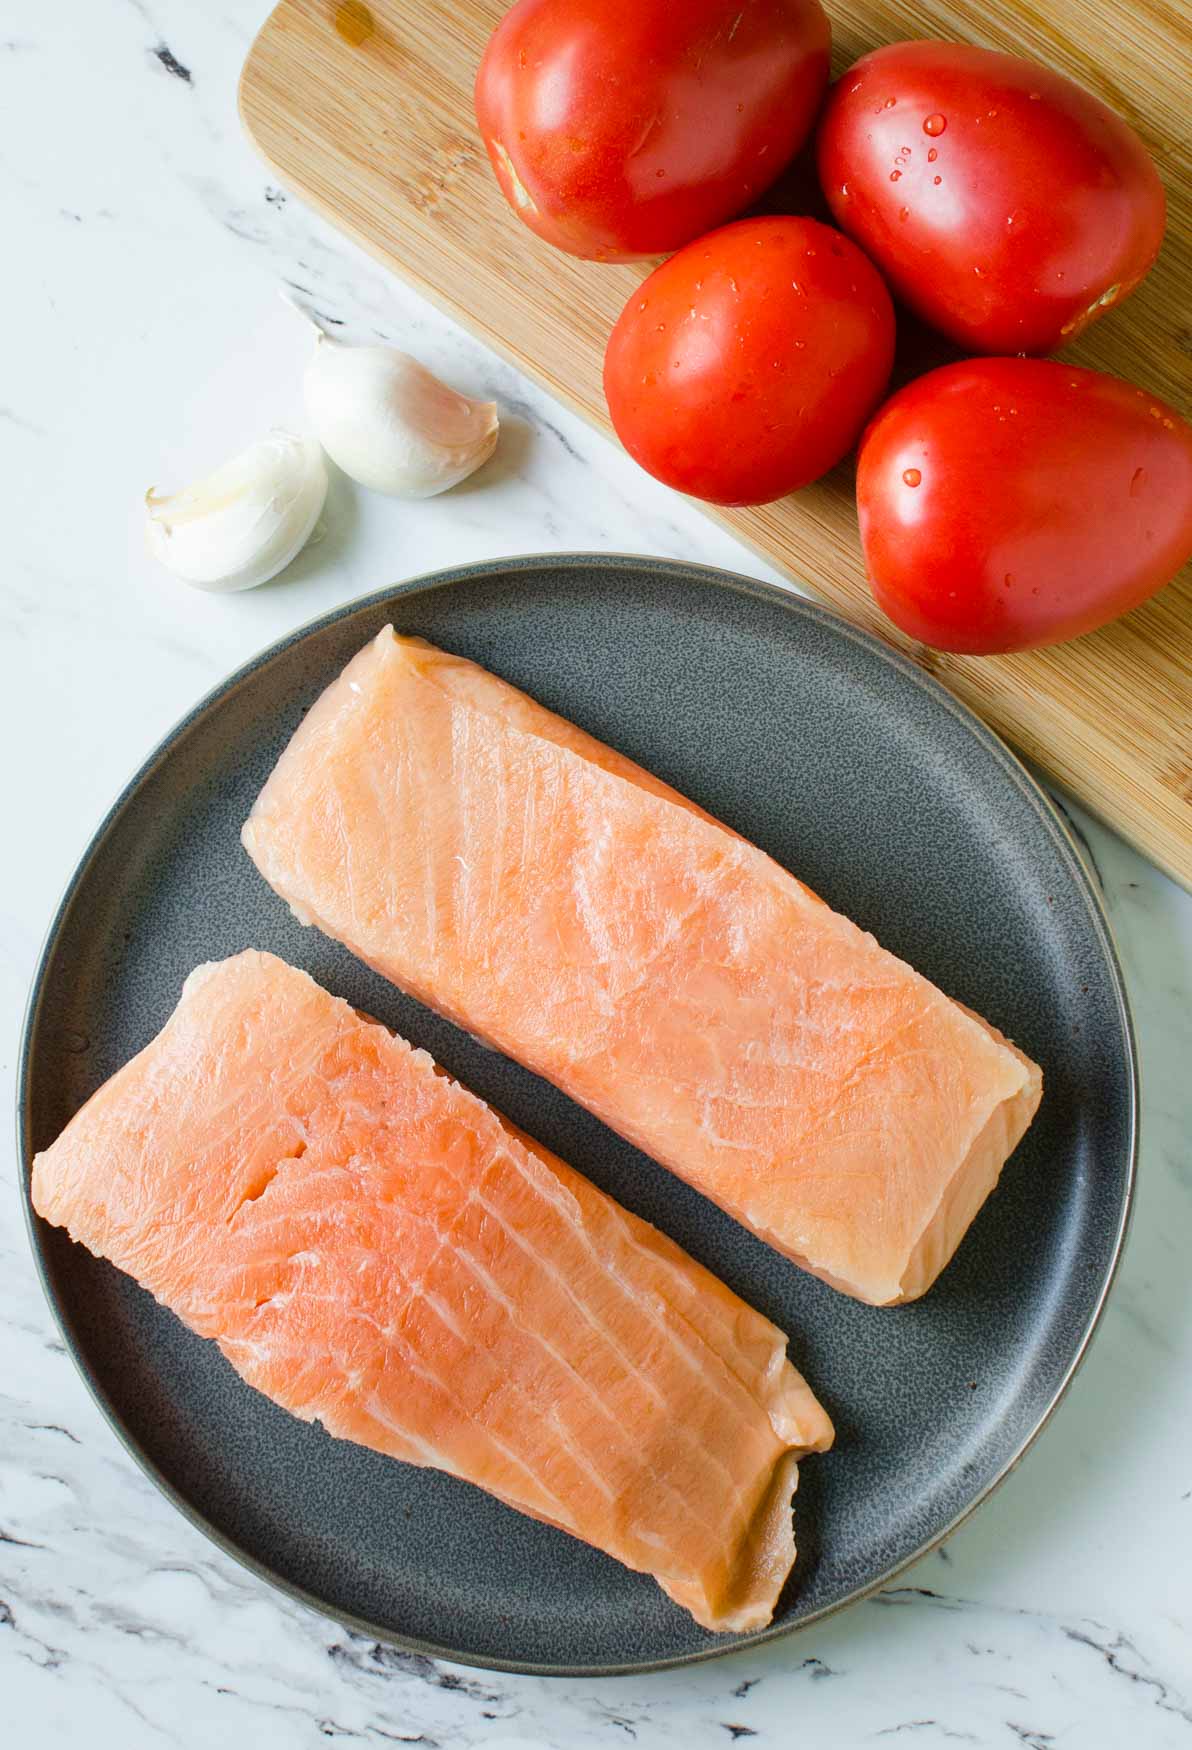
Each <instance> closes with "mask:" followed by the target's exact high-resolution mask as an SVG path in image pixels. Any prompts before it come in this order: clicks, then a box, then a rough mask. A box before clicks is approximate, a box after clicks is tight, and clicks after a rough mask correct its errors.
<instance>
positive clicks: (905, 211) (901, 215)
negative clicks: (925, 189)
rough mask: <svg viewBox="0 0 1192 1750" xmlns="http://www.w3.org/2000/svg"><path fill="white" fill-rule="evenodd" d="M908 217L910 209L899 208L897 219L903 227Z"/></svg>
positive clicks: (854, 288)
mask: <svg viewBox="0 0 1192 1750" xmlns="http://www.w3.org/2000/svg"><path fill="white" fill-rule="evenodd" d="M910 216H911V209H910V208H909V207H899V209H898V217H899V218H900V219H901V220H902V222H903V224H904V225H905V223H906V221H907V220H908V219H909V218H910ZM856 289H857V288H856V287H855V286H854V287H853V290H854V291H856Z"/></svg>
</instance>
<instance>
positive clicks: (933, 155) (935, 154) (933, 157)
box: [927, 146, 939, 164]
mask: <svg viewBox="0 0 1192 1750" xmlns="http://www.w3.org/2000/svg"><path fill="white" fill-rule="evenodd" d="M938 157H939V153H938V152H937V151H936V149H935V147H934V146H933V147H932V148H931V150H930V152H929V153H928V154H927V162H928V163H929V164H934V163H935V161H936V159H937V158H938Z"/></svg>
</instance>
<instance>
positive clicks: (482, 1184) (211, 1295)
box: [33, 952, 832, 1630]
mask: <svg viewBox="0 0 1192 1750" xmlns="http://www.w3.org/2000/svg"><path fill="white" fill-rule="evenodd" d="M33 1202H34V1207H35V1208H36V1209H37V1211H38V1213H39V1214H40V1215H42V1216H44V1217H45V1219H46V1220H47V1221H51V1222H53V1223H55V1224H56V1225H58V1226H60V1227H65V1228H67V1229H68V1231H69V1232H70V1234H71V1235H72V1237H73V1238H75V1239H76V1240H79V1241H81V1242H82V1243H83V1244H84V1245H86V1246H87V1247H89V1248H90V1250H91V1251H92V1252H94V1253H96V1254H97V1256H99V1257H103V1258H108V1259H110V1260H111V1261H112V1263H114V1264H116V1265H118V1266H119V1267H120V1268H121V1269H122V1270H126V1271H128V1272H129V1274H130V1275H133V1276H135V1277H136V1278H137V1280H138V1281H139V1282H141V1283H142V1284H143V1285H144V1286H145V1287H146V1288H148V1289H149V1290H150V1291H151V1292H152V1293H153V1294H154V1295H156V1296H157V1298H158V1300H160V1301H161V1302H163V1303H164V1304H165V1305H166V1306H168V1307H170V1308H172V1310H173V1311H174V1312H176V1313H177V1314H178V1315H179V1317H180V1318H182V1319H183V1320H184V1321H185V1322H186V1323H187V1324H188V1325H189V1326H190V1327H191V1329H192V1330H195V1331H197V1332H199V1333H200V1335H202V1336H204V1337H211V1338H214V1339H215V1341H216V1342H217V1343H218V1344H219V1346H220V1348H221V1349H222V1350H223V1352H224V1354H225V1355H226V1356H227V1358H228V1359H229V1361H231V1363H232V1365H233V1366H234V1367H235V1368H236V1370H237V1372H239V1373H240V1374H241V1375H242V1376H243V1378H244V1379H246V1380H247V1381H248V1382H249V1384H250V1385H253V1386H256V1387H257V1389H258V1390H260V1391H262V1392H264V1393H265V1394H266V1395H267V1396H269V1397H271V1398H273V1399H274V1401H275V1402H277V1403H279V1404H281V1405H283V1406H284V1407H285V1408H286V1409H287V1410H291V1411H292V1412H293V1413H294V1414H295V1415H297V1416H301V1417H302V1418H304V1419H305V1420H308V1421H313V1420H316V1419H317V1420H318V1421H320V1422H321V1423H322V1424H323V1426H324V1427H325V1428H326V1429H327V1430H328V1431H329V1432H330V1433H332V1434H334V1435H338V1436H340V1437H341V1438H343V1439H347V1440H354V1441H358V1442H359V1443H360V1444H361V1445H364V1446H370V1447H374V1448H376V1450H377V1451H379V1452H384V1453H388V1454H390V1455H391V1456H392V1457H394V1458H399V1459H404V1460H406V1461H408V1462H409V1463H412V1464H419V1465H433V1466H435V1467H436V1468H437V1469H440V1470H444V1471H449V1472H450V1473H452V1474H453V1475H455V1476H458V1477H463V1478H465V1479H467V1480H468V1481H469V1482H473V1483H477V1484H479V1485H480V1487H482V1488H484V1489H487V1490H489V1491H490V1492H491V1493H492V1494H495V1495H498V1496H500V1497H501V1499H502V1500H504V1501H507V1502H508V1503H510V1505H512V1506H514V1507H517V1508H519V1509H520V1510H521V1511H522V1512H525V1513H529V1514H531V1515H533V1516H534V1517H536V1518H540V1519H545V1520H548V1521H549V1522H551V1523H552V1524H554V1525H557V1526H560V1527H562V1528H563V1529H564V1530H566V1531H568V1532H571V1533H572V1534H573V1535H574V1536H576V1537H579V1538H582V1539H584V1540H585V1541H586V1542H588V1543H591V1544H595V1545H596V1546H597V1548H599V1549H602V1550H605V1551H607V1552H608V1553H609V1554H610V1555H612V1556H615V1557H616V1558H617V1559H618V1560H619V1561H622V1562H624V1563H625V1564H626V1565H627V1566H628V1567H630V1568H635V1569H638V1570H640V1571H642V1572H644V1573H648V1574H652V1575H653V1576H654V1577H655V1579H656V1580H657V1581H658V1583H659V1585H661V1586H662V1587H663V1589H664V1590H665V1591H666V1592H667V1593H669V1595H670V1596H671V1597H672V1598H673V1599H675V1600H676V1602H677V1603H679V1604H681V1605H683V1606H684V1607H685V1608H686V1609H687V1610H689V1611H690V1612H691V1614H692V1615H693V1616H694V1617H695V1618H696V1620H697V1621H698V1622H700V1623H702V1624H703V1625H704V1626H705V1627H706V1628H710V1629H717V1630H745V1629H751V1628H756V1627H759V1626H761V1625H763V1624H765V1623H767V1622H768V1621H769V1620H770V1618H771V1615H772V1613H773V1610H774V1606H775V1602H776V1600H777V1598H778V1594H779V1592H780V1591H781V1588H782V1586H783V1584H784V1582H785V1580H786V1578H787V1575H788V1573H789V1572H790V1569H791V1565H792V1563H793V1561H794V1556H795V1545H794V1536H793V1525H792V1516H791V1497H792V1494H793V1492H794V1488H795V1484H796V1480H797V1461H798V1459H799V1458H800V1457H801V1456H802V1455H803V1454H805V1453H807V1452H810V1451H823V1450H825V1449H826V1448H827V1447H828V1446H829V1445H830V1444H831V1441H832V1426H831V1423H830V1421H829V1420H828V1417H827V1416H826V1414H825V1413H824V1411H823V1409H822V1408H821V1407H820V1405H819V1403H818V1402H817V1401H816V1399H815V1397H814V1395H813V1394H812V1392H811V1389H810V1387H809V1386H808V1385H807V1384H806V1382H805V1381H804V1380H803V1379H802V1377H801V1376H800V1375H799V1374H798V1373H797V1372H796V1371H795V1369H794V1367H793V1366H791V1364H790V1362H789V1361H787V1359H786V1339H785V1337H784V1336H783V1335H782V1333H781V1332H780V1331H779V1330H777V1329H776V1328H775V1326H774V1325H772V1324H771V1323H770V1322H769V1320H768V1319H765V1318H763V1317H762V1316H761V1315H760V1314H759V1313H756V1312H754V1311H753V1310H752V1309H751V1308H750V1307H748V1306H746V1305H745V1303H744V1302H743V1301H741V1300H739V1299H738V1298H737V1296H736V1295H735V1294H733V1293H731V1292H730V1291H729V1289H727V1288H726V1287H725V1286H724V1285H723V1284H722V1283H721V1282H719V1281H717V1279H716V1278H715V1277H714V1276H712V1275H710V1274H709V1272H708V1271H706V1270H704V1269H702V1268H701V1266H700V1265H698V1264H696V1263H694V1262H693V1261H692V1259H690V1258H688V1257H687V1256H686V1255H685V1254H684V1253H683V1252H681V1251H680V1250H679V1249H678V1247H677V1246H675V1245H673V1244H672V1243H671V1242H670V1241H669V1240H668V1239H666V1238H665V1237H664V1236H663V1235H662V1234H660V1233H659V1232H658V1231H657V1230H656V1229H655V1228H653V1227H651V1226H650V1225H649V1224H648V1223H647V1222H644V1221H640V1220H638V1218H637V1217H636V1216H633V1215H631V1214H629V1213H628V1212H627V1211H626V1210H624V1209H622V1208H621V1207H620V1206H619V1205H618V1204H616V1203H614V1202H613V1200H612V1199H611V1198H610V1197H606V1196H605V1195H604V1193H603V1192H601V1191H599V1190H597V1189H596V1187H595V1186H594V1185H592V1184H590V1183H589V1182H588V1181H587V1180H586V1179H583V1178H581V1176H580V1175H579V1174H578V1173H576V1172H573V1171H572V1169H571V1168H570V1167H568V1166H565V1165H564V1163H563V1162H562V1161H560V1160H558V1159H557V1158H556V1157H555V1156H554V1155H551V1154H549V1153H548V1152H547V1150H546V1149H544V1148H542V1147H541V1146H540V1145H539V1144H538V1143H536V1142H534V1141H533V1140H532V1139H531V1138H529V1137H528V1136H525V1135H524V1134H523V1133H522V1132H520V1131H517V1130H515V1129H514V1128H513V1126H511V1125H509V1124H507V1123H506V1122H505V1121H504V1120H503V1119H502V1118H501V1117H500V1116H499V1115H498V1114H497V1113H495V1112H493V1111H492V1110H491V1109H490V1108H489V1107H488V1106H486V1105H485V1104H484V1102H483V1101H482V1100H479V1099H477V1098H476V1096H475V1095H474V1094H471V1093H469V1092H468V1091H467V1090H466V1089H465V1088H462V1087H460V1086H459V1085H458V1084H457V1083H456V1082H453V1081H452V1080H451V1079H450V1078H449V1077H447V1076H446V1075H444V1074H443V1073H442V1072H441V1071H439V1070H437V1069H436V1066H435V1065H434V1063H433V1062H432V1060H431V1059H430V1058H429V1057H428V1056H427V1054H426V1053H425V1052H423V1051H416V1050H414V1049H413V1048H412V1047H411V1046H409V1045H407V1044H406V1043H405V1042H404V1040H401V1039H399V1038H397V1037H395V1036H394V1035H393V1034H391V1033H389V1032H387V1031H386V1029H385V1028H383V1027H381V1026H378V1025H376V1024H375V1023H373V1022H370V1021H369V1020H368V1019H367V1018H364V1017H361V1016H360V1015H358V1014H357V1013H356V1012H355V1011H354V1010H353V1009H351V1008H349V1006H348V1004H347V1003H345V1002H342V1001H340V1000H339V999H338V998H336V997H333V996H330V995H328V993H327V992H326V991H324V990H322V989H321V988H320V987H319V986H318V985H317V984H315V983H314V981H313V980H312V979H310V978H308V977H307V976H306V974H305V973H303V972H298V971H296V970H295V969H294V968H293V967H290V966H287V965H286V964H285V963H284V962H283V961H281V960H277V959H275V958H274V957H273V956H272V955H270V954H260V953H254V952H248V953H244V954H239V955H237V956H235V957H234V958H233V959H231V960H225V961H223V962H221V963H218V964H213V965H208V966H202V967H199V968H198V969H197V970H196V971H195V972H193V973H192V974H191V976H190V977H189V978H188V979H187V981H186V985H185V987H184V989H183V993H182V999H181V1001H180V1002H179V1004H178V1007H177V1009H176V1010H175V1011H174V1014H173V1016H172V1017H171V1019H170V1020H169V1021H168V1022H167V1023H166V1025H165V1027H164V1028H163V1029H162V1031H161V1033H159V1034H158V1036H157V1038H156V1039H154V1040H153V1041H152V1043H151V1044H150V1045H148V1046H146V1048H145V1049H144V1050H143V1051H142V1052H141V1053H140V1054H139V1056H137V1057H135V1058H133V1060H132V1061H131V1062H130V1063H128V1064H126V1065H125V1067H124V1068H123V1069H122V1070H120V1071H119V1072H118V1073H117V1074H116V1075H114V1076H113V1077H112V1079H111V1080H110V1081H109V1082H107V1083H105V1085H104V1086H103V1087H102V1088H100V1090H99V1091H98V1093H96V1094H95V1095H94V1096H93V1097H92V1098H91V1099H90V1100H89V1101H88V1102H87V1104H86V1105H85V1106H84V1107H83V1108H82V1110H81V1111H80V1112H79V1113H77V1114H76V1116H75V1117H74V1118H73V1119H72V1120H71V1122H70V1123H69V1124H68V1126H67V1127H66V1129H65V1130H64V1131H63V1133H62V1135H61V1136H60V1137H59V1138H58V1140H57V1141H56V1142H55V1143H54V1145H53V1146H52V1147H51V1148H49V1149H47V1150H46V1151H45V1152H44V1153H43V1154H40V1155H38V1156H37V1157H36V1159H35V1161H34V1164H33Z"/></svg>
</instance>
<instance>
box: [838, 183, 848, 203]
mask: <svg viewBox="0 0 1192 1750" xmlns="http://www.w3.org/2000/svg"><path fill="white" fill-rule="evenodd" d="M840 198H841V200H847V199H848V198H849V187H848V183H847V182H842V183H841V185H840Z"/></svg>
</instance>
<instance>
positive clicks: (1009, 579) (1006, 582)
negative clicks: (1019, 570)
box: [1002, 571, 1014, 589]
mask: <svg viewBox="0 0 1192 1750" xmlns="http://www.w3.org/2000/svg"><path fill="white" fill-rule="evenodd" d="M1013 582H1014V573H1013V572H1012V571H1007V573H1006V575H1005V577H1003V578H1002V588H1003V589H1009V587H1010V585H1011V584H1012V583H1013Z"/></svg>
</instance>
